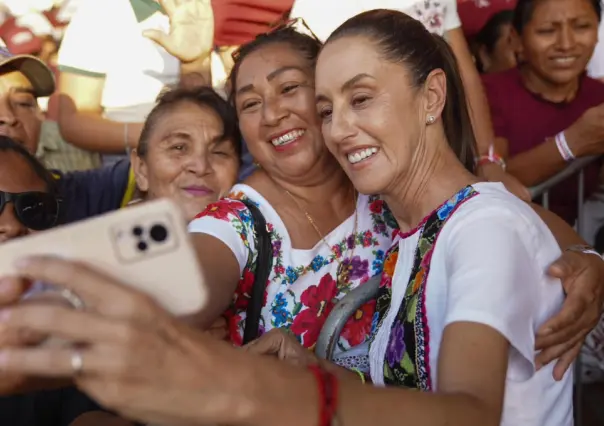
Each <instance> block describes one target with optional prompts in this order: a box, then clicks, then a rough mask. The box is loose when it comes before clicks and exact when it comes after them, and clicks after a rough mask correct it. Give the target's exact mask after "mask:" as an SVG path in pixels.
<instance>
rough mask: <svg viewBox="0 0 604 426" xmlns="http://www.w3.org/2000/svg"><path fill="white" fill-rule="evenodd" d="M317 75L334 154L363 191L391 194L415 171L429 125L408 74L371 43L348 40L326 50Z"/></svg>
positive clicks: (319, 107) (327, 136)
mask: <svg viewBox="0 0 604 426" xmlns="http://www.w3.org/2000/svg"><path fill="white" fill-rule="evenodd" d="M316 72H317V74H316V79H317V110H318V113H319V116H320V117H321V119H322V130H323V137H324V139H325V143H326V144H327V147H328V149H329V150H330V151H331V153H332V154H333V155H334V156H335V157H336V158H337V160H338V161H339V162H340V164H341V165H342V167H343V168H344V171H345V172H346V173H347V174H348V176H349V177H350V179H351V180H352V182H353V183H354V185H355V187H356V188H357V189H358V190H359V192H362V193H365V194H380V193H385V192H388V187H389V185H390V184H391V183H392V182H394V181H395V179H396V178H397V176H399V175H402V174H404V173H405V172H406V171H407V170H408V169H409V167H410V164H411V160H412V157H413V153H414V150H415V147H416V146H417V143H418V141H419V138H420V122H421V120H425V116H424V117H423V118H420V116H419V115H420V114H419V103H418V99H419V98H420V96H418V95H417V90H415V89H414V88H412V86H411V81H410V78H409V76H408V75H407V71H406V69H405V68H404V67H403V66H401V65H399V64H393V63H391V62H389V61H386V60H384V59H383V58H381V57H380V56H379V55H378V53H377V48H376V46H374V45H373V43H371V42H370V41H368V40H367V39H365V38H362V37H343V38H341V39H338V40H336V41H334V42H332V43H329V44H327V45H326V46H325V47H324V49H323V51H322V52H321V55H320V56H319V60H318V63H317V71H316Z"/></svg>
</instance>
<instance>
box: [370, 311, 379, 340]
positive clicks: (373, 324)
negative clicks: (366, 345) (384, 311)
mask: <svg viewBox="0 0 604 426" xmlns="http://www.w3.org/2000/svg"><path fill="white" fill-rule="evenodd" d="M379 321H380V313H379V312H377V311H376V312H374V313H373V318H372V319H371V333H369V335H370V336H373V335H374V334H375V333H377V327H378V322H379Z"/></svg>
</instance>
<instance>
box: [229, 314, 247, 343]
mask: <svg viewBox="0 0 604 426" xmlns="http://www.w3.org/2000/svg"><path fill="white" fill-rule="evenodd" d="M228 321H229V335H230V336H231V342H232V343H233V345H235V346H241V345H243V336H242V335H241V315H233V316H230V317H229V318H228Z"/></svg>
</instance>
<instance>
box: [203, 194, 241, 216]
mask: <svg viewBox="0 0 604 426" xmlns="http://www.w3.org/2000/svg"><path fill="white" fill-rule="evenodd" d="M244 209H245V204H243V203H242V202H241V201H233V200H227V199H224V200H220V201H218V202H216V203H212V204H209V205H208V206H207V207H206V209H205V210H204V211H202V212H201V213H199V214H198V215H197V216H195V219H198V218H200V217H205V216H209V217H213V218H216V219H220V220H226V221H228V220H229V215H235V216H236V215H237V214H238V212H239V211H241V210H244Z"/></svg>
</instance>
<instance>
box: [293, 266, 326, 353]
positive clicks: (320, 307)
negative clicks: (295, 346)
mask: <svg viewBox="0 0 604 426" xmlns="http://www.w3.org/2000/svg"><path fill="white" fill-rule="evenodd" d="M337 291H338V289H337V283H336V281H335V280H334V279H333V278H332V277H331V275H330V274H325V275H324V276H323V277H322V278H321V281H320V282H319V285H318V286H316V285H313V286H310V287H309V288H307V289H306V290H304V292H303V293H302V295H301V296H300V302H302V304H303V305H304V306H306V307H307V309H305V310H303V311H302V312H300V313H299V314H298V315H296V317H295V318H294V321H293V323H292V325H291V331H293V332H294V333H295V334H297V335H298V336H301V337H302V344H303V345H304V346H305V347H307V348H312V347H313V346H314V345H315V343H317V339H318V337H319V333H320V332H321V328H323V324H324V323H325V320H326V319H327V316H328V315H329V313H330V312H331V310H332V309H333V306H334V298H335V296H336V293H337Z"/></svg>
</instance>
